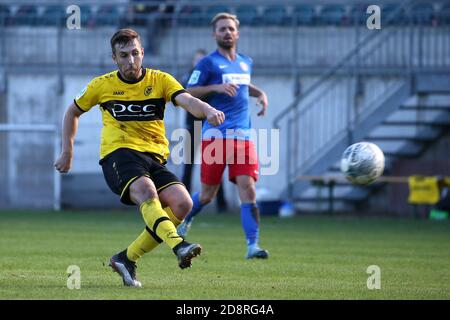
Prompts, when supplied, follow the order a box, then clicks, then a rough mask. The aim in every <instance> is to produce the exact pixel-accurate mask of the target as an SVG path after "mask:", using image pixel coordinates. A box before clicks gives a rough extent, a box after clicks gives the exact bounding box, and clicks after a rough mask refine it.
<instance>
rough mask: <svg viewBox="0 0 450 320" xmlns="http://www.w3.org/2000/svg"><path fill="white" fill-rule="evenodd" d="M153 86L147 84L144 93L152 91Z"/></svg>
mask: <svg viewBox="0 0 450 320" xmlns="http://www.w3.org/2000/svg"><path fill="white" fill-rule="evenodd" d="M152 90H153V88H152V87H151V86H148V87H146V88H145V90H144V95H146V96H148V95H149V94H150V93H152Z"/></svg>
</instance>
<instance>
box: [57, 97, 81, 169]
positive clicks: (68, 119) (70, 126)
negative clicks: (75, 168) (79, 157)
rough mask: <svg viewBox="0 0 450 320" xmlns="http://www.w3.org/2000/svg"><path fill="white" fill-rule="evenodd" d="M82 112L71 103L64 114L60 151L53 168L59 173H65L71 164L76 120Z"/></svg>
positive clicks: (76, 127) (76, 125)
mask: <svg viewBox="0 0 450 320" xmlns="http://www.w3.org/2000/svg"><path fill="white" fill-rule="evenodd" d="M82 114H83V112H82V111H81V110H80V109H79V108H78V107H77V106H76V105H75V104H74V103H72V104H71V105H70V106H69V108H68V109H67V111H66V113H65V114H64V120H63V128H62V151H61V155H60V156H59V158H58V159H57V160H56V161H55V164H54V166H55V168H56V170H58V171H59V172H61V173H66V172H68V171H69V170H70V168H71V166H72V159H73V142H74V140H75V135H76V133H77V129H78V120H79V118H80V116H81V115H82Z"/></svg>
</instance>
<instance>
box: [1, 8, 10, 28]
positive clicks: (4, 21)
mask: <svg viewBox="0 0 450 320" xmlns="http://www.w3.org/2000/svg"><path fill="white" fill-rule="evenodd" d="M10 19H11V12H10V10H9V7H8V6H5V5H0V26H6V25H8V24H9V22H10Z"/></svg>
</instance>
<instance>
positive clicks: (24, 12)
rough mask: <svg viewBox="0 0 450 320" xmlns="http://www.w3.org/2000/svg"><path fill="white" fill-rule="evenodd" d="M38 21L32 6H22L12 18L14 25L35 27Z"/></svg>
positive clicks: (35, 9) (36, 13) (35, 10)
mask: <svg viewBox="0 0 450 320" xmlns="http://www.w3.org/2000/svg"><path fill="white" fill-rule="evenodd" d="M37 20H38V11H37V8H36V7H35V6H33V5H22V6H20V7H19V9H18V10H17V12H16V14H15V15H14V17H13V24H15V25H36V23H37Z"/></svg>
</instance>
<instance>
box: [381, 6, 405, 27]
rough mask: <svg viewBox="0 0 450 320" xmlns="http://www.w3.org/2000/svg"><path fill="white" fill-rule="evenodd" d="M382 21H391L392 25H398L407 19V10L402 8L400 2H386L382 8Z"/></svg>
mask: <svg viewBox="0 0 450 320" xmlns="http://www.w3.org/2000/svg"><path fill="white" fill-rule="evenodd" d="M381 19H382V21H389V22H388V24H390V25H398V24H402V23H404V22H406V21H407V19H406V17H405V11H404V10H403V9H400V5H399V4H392V3H391V4H386V5H383V7H382V8H381Z"/></svg>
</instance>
